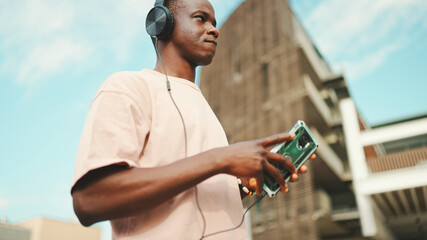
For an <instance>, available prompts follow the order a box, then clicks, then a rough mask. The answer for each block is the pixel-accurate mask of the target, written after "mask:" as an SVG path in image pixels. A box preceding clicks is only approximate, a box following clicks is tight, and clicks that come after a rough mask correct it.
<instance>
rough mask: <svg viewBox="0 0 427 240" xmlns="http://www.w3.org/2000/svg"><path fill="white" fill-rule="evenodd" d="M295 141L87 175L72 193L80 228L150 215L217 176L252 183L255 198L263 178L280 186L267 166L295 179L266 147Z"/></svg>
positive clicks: (280, 138)
mask: <svg viewBox="0 0 427 240" xmlns="http://www.w3.org/2000/svg"><path fill="white" fill-rule="evenodd" d="M294 137H295V135H289V134H288V133H286V134H278V135H275V136H271V137H268V138H264V139H260V140H254V141H248V142H241V143H237V144H233V145H230V146H227V147H223V148H216V149H212V150H209V151H206V152H203V153H200V154H198V155H195V156H192V157H189V158H185V159H181V160H179V161H177V162H175V163H172V164H169V165H166V166H162V167H156V168H127V167H122V166H117V165H114V166H110V167H104V168H100V169H97V170H94V171H91V172H89V173H88V174H86V175H85V176H84V177H83V178H82V179H81V180H80V181H78V182H77V184H76V186H75V187H74V189H73V192H72V196H73V206H74V211H75V212H76V215H77V217H78V218H79V220H80V222H81V223H82V224H83V225H85V226H89V225H92V224H93V223H96V222H100V221H104V220H111V219H117V218H122V217H128V216H132V215H135V214H138V213H141V212H144V211H145V210H148V209H152V208H154V207H156V206H158V205H160V204H161V203H164V202H165V201H167V200H169V199H171V198H173V197H174V196H176V195H177V194H179V193H181V192H183V191H185V190H187V189H189V188H191V187H194V186H196V185H197V184H198V183H200V182H202V181H204V180H206V179H207V178H209V177H212V176H214V175H216V174H220V173H226V174H230V175H234V176H236V177H246V178H250V177H253V178H255V179H256V181H257V183H260V184H257V187H256V192H257V193H258V194H260V193H261V192H262V185H263V172H264V171H267V172H269V174H270V175H271V176H273V177H274V178H275V179H276V181H277V182H278V183H279V184H280V186H282V187H285V184H286V183H285V180H284V179H283V177H281V175H280V172H279V171H278V170H277V169H276V168H275V167H274V166H273V165H272V164H271V163H279V164H281V165H282V166H283V167H285V168H286V169H288V170H289V171H290V172H292V173H293V176H292V177H293V178H294V179H295V178H297V174H296V170H295V167H294V166H293V165H292V163H291V161H290V160H289V159H287V158H286V157H284V156H282V155H280V154H277V153H271V152H268V151H267V150H266V147H268V146H271V145H274V144H276V143H279V142H284V141H289V140H292V139H293V138H294Z"/></svg>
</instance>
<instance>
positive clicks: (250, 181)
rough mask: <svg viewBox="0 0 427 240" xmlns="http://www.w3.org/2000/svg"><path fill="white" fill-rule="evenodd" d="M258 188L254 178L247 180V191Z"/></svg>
mask: <svg viewBox="0 0 427 240" xmlns="http://www.w3.org/2000/svg"><path fill="white" fill-rule="evenodd" d="M257 186H258V183H257V181H256V178H249V189H256V188H257Z"/></svg>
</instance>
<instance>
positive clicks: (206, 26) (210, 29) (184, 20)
mask: <svg viewBox="0 0 427 240" xmlns="http://www.w3.org/2000/svg"><path fill="white" fill-rule="evenodd" d="M164 5H165V7H167V8H168V9H169V10H170V11H171V12H172V14H173V16H174V25H175V26H174V29H173V32H172V35H171V37H170V38H168V39H165V40H162V41H161V42H162V45H163V49H167V50H166V52H164V54H173V55H175V56H176V57H179V58H181V59H183V60H185V61H187V62H188V63H189V64H190V65H192V66H193V67H196V66H199V65H207V64H209V63H210V62H211V61H212V59H213V57H214V55H215V50H216V45H217V38H218V36H219V32H218V29H217V28H216V20H215V12H214V10H213V7H212V5H211V4H210V3H209V1H208V0H166V1H165V2H164Z"/></svg>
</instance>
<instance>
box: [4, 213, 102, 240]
mask: <svg viewBox="0 0 427 240" xmlns="http://www.w3.org/2000/svg"><path fill="white" fill-rule="evenodd" d="M18 226H19V227H21V228H25V229H29V230H30V232H31V238H29V240H59V239H61V240H76V239H78V240H100V239H101V229H99V228H96V227H90V228H86V227H83V226H82V225H80V224H78V223H72V222H62V221H58V220H52V219H47V218H35V219H31V220H28V221H24V222H22V223H20V224H18ZM0 239H1V238H0Z"/></svg>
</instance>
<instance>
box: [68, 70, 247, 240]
mask: <svg viewBox="0 0 427 240" xmlns="http://www.w3.org/2000/svg"><path fill="white" fill-rule="evenodd" d="M169 80H170V82H171V88H172V95H173V97H174V100H175V102H176V104H177V105H178V108H179V109H180V111H181V113H182V115H183V118H184V121H185V125H186V130H187V139H188V156H192V155H195V154H198V153H200V152H203V151H206V150H209V149H212V148H215V147H221V146H226V145H228V142H227V138H226V136H225V133H224V130H223V128H222V126H221V124H220V123H219V121H218V119H217V118H216V116H215V114H214V113H213V111H212V110H211V108H210V107H209V105H208V103H207V102H206V100H205V98H204V97H203V95H202V93H201V91H200V89H199V87H198V86H197V85H196V84H194V83H192V82H190V81H188V80H185V79H180V78H175V77H169ZM184 148H185V143H184V129H183V125H182V122H181V119H180V116H179V114H178V111H177V109H176V108H175V106H174V105H173V103H172V101H171V99H170V97H169V93H168V91H167V89H166V81H165V75H163V74H161V73H158V72H156V71H153V70H148V69H144V70H142V71H138V72H120V73H116V74H113V75H112V76H111V77H109V78H108V79H107V80H106V81H105V82H104V84H103V85H102V86H101V88H100V90H99V91H98V93H97V94H96V97H95V99H94V100H93V103H92V105H91V107H90V111H89V114H88V116H87V119H86V124H85V126H84V129H83V133H82V137H81V140H80V145H79V150H78V153H77V160H76V167H75V173H74V179H73V186H74V184H75V183H76V182H77V181H78V180H79V179H80V178H81V177H83V176H84V175H85V174H86V173H87V172H89V171H90V170H94V169H97V168H100V167H104V166H108V165H111V164H122V163H126V164H128V165H129V166H130V167H139V168H150V167H159V166H163V165H167V164H170V163H172V162H174V161H177V160H179V159H182V158H184V157H185V151H184ZM197 189H198V196H199V197H198V199H199V203H200V207H201V209H202V211H203V214H204V216H205V218H206V231H205V235H206V234H209V233H213V232H217V231H221V230H225V229H230V228H232V227H235V226H237V225H238V224H239V223H240V221H241V219H242V215H243V214H242V209H243V208H242V203H241V199H240V193H239V189H238V185H237V183H236V178H235V177H233V176H230V175H226V174H220V175H216V176H214V177H211V178H209V179H207V180H205V181H204V182H202V183H200V184H199V185H198V187H197ZM111 226H112V229H113V239H150V240H153V239H186V240H187V239H200V237H201V234H202V229H203V220H202V217H201V214H200V212H199V211H198V208H197V205H196V197H195V189H194V188H191V189H190V190H187V191H185V192H182V193H181V194H179V195H178V196H176V197H174V198H172V199H170V200H169V201H167V202H165V203H163V204H161V205H159V206H158V207H156V208H154V209H152V210H149V211H146V212H144V213H142V214H139V215H135V216H131V217H127V218H123V219H117V220H112V221H111ZM207 239H208V240H213V239H233V240H234V239H246V231H245V227H244V224H243V225H242V226H241V227H240V228H238V229H236V230H233V231H229V232H226V233H221V234H217V235H214V236H211V237H208V238H207Z"/></svg>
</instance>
